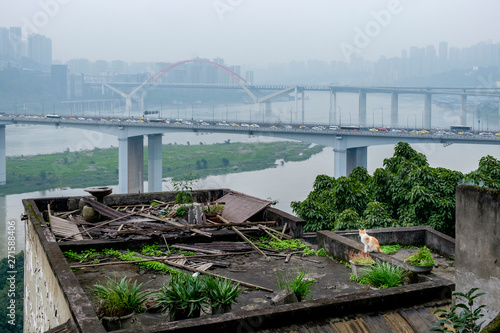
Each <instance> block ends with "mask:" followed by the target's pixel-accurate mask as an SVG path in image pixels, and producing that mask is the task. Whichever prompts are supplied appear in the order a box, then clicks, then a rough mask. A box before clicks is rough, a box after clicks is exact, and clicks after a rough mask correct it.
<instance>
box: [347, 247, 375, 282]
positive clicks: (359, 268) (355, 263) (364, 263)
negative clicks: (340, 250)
mask: <svg viewBox="0 0 500 333" xmlns="http://www.w3.org/2000/svg"><path fill="white" fill-rule="evenodd" d="M346 254H347V256H348V257H349V264H351V270H352V274H353V275H354V276H355V277H356V278H361V277H362V276H363V275H364V270H365V269H366V268H368V267H370V266H372V265H373V264H375V260H373V258H372V257H370V253H369V252H364V251H358V252H356V251H354V250H350V251H346Z"/></svg>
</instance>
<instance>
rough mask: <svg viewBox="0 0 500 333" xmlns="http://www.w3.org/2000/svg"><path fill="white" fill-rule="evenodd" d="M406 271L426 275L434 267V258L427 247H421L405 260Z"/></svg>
mask: <svg viewBox="0 0 500 333" xmlns="http://www.w3.org/2000/svg"><path fill="white" fill-rule="evenodd" d="M405 263H406V265H407V266H408V269H409V270H410V271H412V272H415V273H428V272H430V271H432V268H433V267H434V263H435V262H434V258H433V257H432V253H431V251H430V250H429V248H428V247H427V246H425V245H424V246H422V247H421V248H419V249H418V251H417V252H415V253H414V254H412V255H411V256H409V257H408V258H406V259H405Z"/></svg>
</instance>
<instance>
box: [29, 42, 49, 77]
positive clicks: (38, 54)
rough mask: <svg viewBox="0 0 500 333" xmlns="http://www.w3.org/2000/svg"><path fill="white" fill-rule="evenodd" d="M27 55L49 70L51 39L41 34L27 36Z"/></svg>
mask: <svg viewBox="0 0 500 333" xmlns="http://www.w3.org/2000/svg"><path fill="white" fill-rule="evenodd" d="M28 57H29V58H30V59H31V60H33V61H34V62H36V63H38V64H40V65H42V66H43V68H44V69H46V70H49V69H50V66H51V65H52V40H51V39H50V38H47V37H45V36H43V35H39V34H30V35H29V36H28Z"/></svg>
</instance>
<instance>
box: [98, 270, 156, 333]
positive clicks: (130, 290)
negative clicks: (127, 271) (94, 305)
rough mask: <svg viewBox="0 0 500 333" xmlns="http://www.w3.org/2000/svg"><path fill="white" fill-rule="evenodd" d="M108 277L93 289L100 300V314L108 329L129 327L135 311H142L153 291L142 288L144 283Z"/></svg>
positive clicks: (125, 278)
mask: <svg viewBox="0 0 500 333" xmlns="http://www.w3.org/2000/svg"><path fill="white" fill-rule="evenodd" d="M131 280H132V279H131V278H128V279H127V277H124V278H122V279H121V280H117V279H113V278H110V277H108V279H107V281H106V283H104V284H95V285H94V286H93V289H92V291H93V292H94V294H95V296H96V297H97V298H98V300H99V305H98V315H99V317H101V319H102V324H103V326H104V328H105V329H106V330H107V331H114V330H118V329H122V328H129V327H130V325H131V321H132V316H133V315H134V312H137V313H139V312H142V311H143V309H144V308H143V307H144V303H145V302H146V300H147V298H148V296H149V295H150V294H151V292H149V291H146V290H142V288H143V287H144V284H143V283H139V284H138V283H137V281H134V282H133V283H132V281H131Z"/></svg>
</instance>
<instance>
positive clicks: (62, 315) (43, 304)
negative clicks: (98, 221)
mask: <svg viewBox="0 0 500 333" xmlns="http://www.w3.org/2000/svg"><path fill="white" fill-rule="evenodd" d="M25 232H26V235H25V239H26V242H25V248H24V250H25V259H24V332H45V331H47V330H48V329H50V328H53V327H56V326H58V325H59V324H62V323H64V322H66V321H67V320H68V319H69V318H71V311H70V309H69V306H68V304H67V302H66V300H65V297H64V293H63V292H62V290H61V288H60V286H59V284H58V283H57V279H56V278H55V275H54V272H53V271H52V268H51V266H50V263H49V260H48V258H47V254H46V252H45V251H44V249H43V246H42V243H41V242H40V239H39V238H38V235H37V233H36V232H35V229H34V227H33V224H32V223H31V222H29V221H28V222H27V223H26V228H25Z"/></svg>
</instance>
